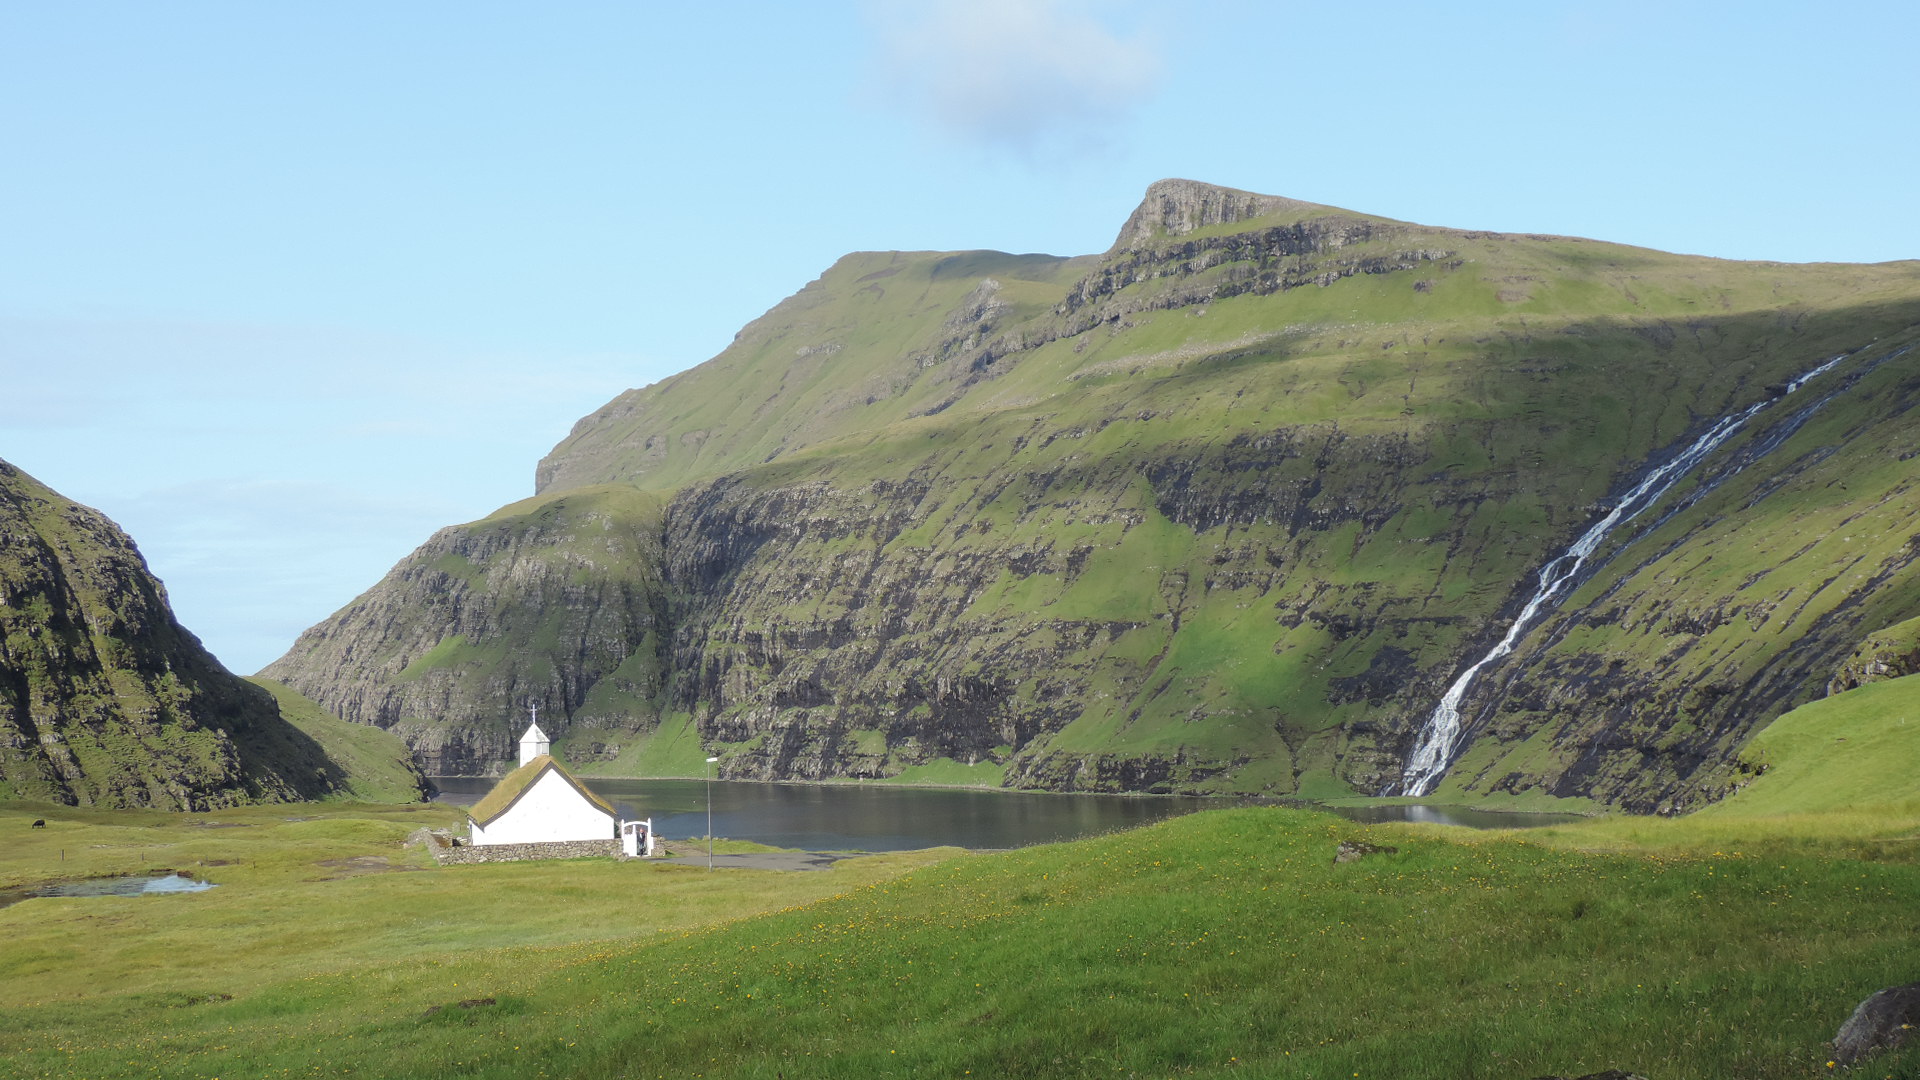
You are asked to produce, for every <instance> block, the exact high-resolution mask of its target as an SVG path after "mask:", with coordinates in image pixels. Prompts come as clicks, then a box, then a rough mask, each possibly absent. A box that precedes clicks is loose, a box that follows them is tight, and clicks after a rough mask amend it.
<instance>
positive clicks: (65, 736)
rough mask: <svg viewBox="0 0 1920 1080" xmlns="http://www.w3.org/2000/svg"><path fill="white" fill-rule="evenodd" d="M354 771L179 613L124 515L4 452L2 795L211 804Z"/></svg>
mask: <svg viewBox="0 0 1920 1080" xmlns="http://www.w3.org/2000/svg"><path fill="white" fill-rule="evenodd" d="M394 767H397V768H399V769H401V770H403V771H409V770H410V769H411V766H410V765H408V764H405V763H404V762H399V763H396V764H395V766H394ZM353 782H355V778H354V776H353V775H352V770H351V767H343V766H342V764H341V763H340V762H337V761H335V760H334V759H332V758H331V757H329V755H328V753H327V749H326V747H324V746H322V745H321V744H320V743H318V742H316V741H315V740H314V738H313V737H312V736H311V735H310V734H309V733H308V732H307V731H306V730H304V729H303V728H302V726H300V725H298V724H293V723H289V722H288V721H287V719H286V718H284V717H283V716H282V714H281V712H280V710H279V709H278V707H277V706H276V705H275V703H274V699H273V698H272V696H270V695H269V694H268V693H266V692H265V691H263V690H261V689H259V688H258V687H255V686H251V685H249V684H248V683H246V682H244V681H242V680H240V679H238V678H236V677H235V676H233V675H232V674H230V673H229V672H228V671H227V670H226V669H225V668H223V667H221V666H220V663H219V661H217V660H215V659H214V658H213V656H212V655H210V654H209V653H207V651H206V650H205V649H203V648H202V647H201V645H200V642H199V640H198V639H197V638H195V637H194V636H193V635H192V634H190V633H188V632H187V631H186V630H184V629H182V628H181V626H180V625H179V623H177V622H175V621H174V618H173V613H172V610H171V609H170V608H169V607H168V605H167V598H166V591H165V590H164V589H163V588H162V587H161V585H160V582H159V581H158V580H156V579H155V578H154V577H153V576H152V574H151V573H149V572H148V570H147V566H146V562H145V560H143V559H142V558H141V557H140V553H139V551H138V550H137V549H136V548H135V547H134V545H133V542H132V541H131V540H130V539H128V538H127V536H126V534H125V533H123V532H121V531H120V529H119V528H118V527H117V526H115V525H114V524H113V522H111V521H109V520H107V519H106V518H105V517H104V516H102V515H101V514H99V513H98V512H96V511H94V510H91V509H89V508H87V507H84V506H80V505H78V504H76V503H73V502H71V501H69V500H67V499H64V498H62V497H61V496H59V495H58V494H56V493H55V492H53V491H51V490H49V489H47V488H46V487H45V486H43V485H41V484H40V483H38V482H36V481H35V480H34V479H33V478H32V477H30V476H27V475H26V474H25V473H22V472H20V471H19V470H18V469H15V468H14V467H13V466H11V465H8V464H6V463H5V462H0V799H34V800H41V801H46V802H57V803H69V804H79V805H85V806H104V807H127V806H153V807H161V808H167V809H186V810H205V809H210V808H213V807H220V806H232V805H235V804H239V803H246V802H258V801H267V802H279V801H286V800H292V799H309V798H316V797H321V796H325V795H329V794H334V793H338V792H340V791H342V790H344V789H345V788H346V787H347V786H348V785H350V784H351V783H353ZM416 797H417V796H416Z"/></svg>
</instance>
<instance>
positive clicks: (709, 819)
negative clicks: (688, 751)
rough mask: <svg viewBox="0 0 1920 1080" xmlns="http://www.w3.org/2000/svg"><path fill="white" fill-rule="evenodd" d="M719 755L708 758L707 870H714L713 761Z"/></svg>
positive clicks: (716, 759)
mask: <svg viewBox="0 0 1920 1080" xmlns="http://www.w3.org/2000/svg"><path fill="white" fill-rule="evenodd" d="M719 760H720V759H719V758H717V757H710V758H708V759H707V765H708V768H707V870H708V872H712V870H713V768H712V766H713V763H714V762H716V761H719Z"/></svg>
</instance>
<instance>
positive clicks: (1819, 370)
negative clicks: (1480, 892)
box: [1398, 354, 1846, 795]
mask: <svg viewBox="0 0 1920 1080" xmlns="http://www.w3.org/2000/svg"><path fill="white" fill-rule="evenodd" d="M1844 359H1846V355H1845V354H1843V355H1840V356H1836V357H1834V358H1833V359H1831V360H1828V361H1827V362H1825V363H1823V364H1821V365H1820V366H1818V367H1816V368H1814V369H1812V370H1811V371H1808V372H1805V373H1804V374H1801V375H1799V376H1797V377H1795V378H1794V379H1793V380H1792V381H1791V382H1789V383H1787V384H1786V388H1785V389H1784V390H1783V391H1781V393H1780V394H1778V395H1777V396H1775V397H1770V398H1767V399H1766V400H1764V401H1760V402H1756V403H1755V404H1753V405H1749V406H1747V408H1746V409H1745V410H1743V411H1741V412H1738V413H1732V414H1730V415H1727V416H1723V417H1721V418H1720V419H1719V421H1717V422H1716V423H1715V424H1714V425H1713V426H1712V427H1711V428H1709V429H1707V432H1706V434H1704V435H1702V436H1700V437H1699V438H1698V439H1695V440H1694V441H1693V443H1692V444H1691V445H1689V446H1688V447H1687V448H1686V449H1685V450H1682V451H1680V453H1678V454H1676V455H1675V456H1674V457H1673V458H1672V459H1671V460H1669V461H1668V462H1667V463H1666V464H1664V465H1661V466H1660V467H1659V468H1657V469H1654V470H1653V471H1652V472H1650V473H1648V474H1647V475H1646V477H1645V478H1643V479H1642V480H1641V481H1640V483H1639V484H1638V485H1636V486H1635V487H1634V489H1633V490H1632V491H1629V492H1627V493H1626V494H1625V495H1624V496H1622V497H1621V499H1620V501H1619V502H1618V503H1616V504H1614V507H1613V509H1612V510H1610V511H1608V513H1607V516H1606V517H1603V518H1601V519H1600V520H1599V521H1597V522H1595V523H1594V524H1593V526H1592V527H1591V528H1589V529H1588V530H1587V531H1586V532H1584V533H1582V534H1580V539H1578V540H1575V541H1574V542H1573V544H1572V546H1570V547H1568V548H1567V550H1565V551H1563V552H1561V553H1560V554H1559V555H1557V556H1555V557H1554V558H1553V560H1552V561H1550V562H1548V563H1547V564H1546V565H1545V566H1543V567H1541V568H1540V574H1539V576H1538V578H1536V579H1535V584H1534V589H1533V595H1532V596H1531V597H1529V598H1528V599H1527V603H1526V606H1525V607H1523V608H1521V609H1520V615H1519V617H1518V618H1516V619H1514V620H1513V625H1512V626H1510V627H1508V628H1507V633H1506V636H1505V637H1503V638H1501V639H1500V643H1499V644H1498V645H1495V646H1494V647H1493V648H1491V649H1489V650H1487V654H1486V655H1485V656H1482V657H1481V658H1480V659H1479V660H1477V661H1475V662H1474V664H1473V666H1472V667H1469V668H1467V670H1465V671H1463V672H1461V673H1460V675H1459V677H1458V678H1456V679H1454V680H1453V685H1452V686H1449V687H1447V692H1446V693H1445V694H1444V695H1442V696H1441V698H1440V704H1438V705H1436V706H1434V709H1433V715H1431V716H1429V717H1427V723H1426V727H1425V729H1424V730H1423V731H1422V732H1421V736H1420V745H1419V746H1418V747H1416V748H1415V749H1414V752H1413V756H1412V757H1410V758H1408V759H1407V765H1406V769H1405V770H1404V771H1403V772H1402V773H1401V777H1400V783H1399V785H1398V786H1399V788H1400V792H1401V794H1404V795H1425V794H1426V793H1428V792H1429V791H1432V790H1433V785H1434V784H1435V783H1437V782H1438V781H1439V779H1440V776H1441V774H1443V773H1445V772H1446V771H1447V766H1449V765H1451V764H1453V755H1454V752H1455V751H1456V750H1458V749H1459V746H1458V744H1459V742H1460V735H1461V730H1462V729H1461V725H1460V702H1461V700H1462V699H1463V698H1465V697H1466V695H1467V687H1468V686H1469V685H1470V684H1471V683H1472V682H1473V677H1474V676H1475V675H1478V674H1480V669H1482V668H1484V667H1486V666H1487V665H1488V664H1491V663H1493V662H1495V661H1496V660H1499V659H1500V658H1501V657H1503V656H1505V655H1507V654H1508V653H1510V652H1512V651H1513V647H1514V645H1515V644H1516V643H1517V642H1518V641H1519V640H1520V635H1521V634H1523V633H1525V632H1526V630H1527V628H1528V626H1529V625H1531V624H1532V622H1533V620H1534V617H1535V616H1537V615H1539V614H1540V612H1541V611H1542V610H1544V609H1545V608H1546V607H1547V605H1548V604H1550V603H1551V602H1553V600H1554V599H1555V598H1556V597H1558V596H1559V595H1560V594H1561V592H1562V591H1564V590H1565V589H1566V588H1567V586H1568V585H1570V584H1571V583H1572V582H1573V580H1574V578H1575V577H1576V576H1578V574H1579V573H1580V569H1581V567H1582V566H1584V565H1585V564H1586V561H1587V556H1589V555H1591V554H1593V552H1594V551H1595V549H1597V548H1599V546H1600V544H1601V542H1602V541H1604V540H1606V538H1607V536H1608V534H1610V533H1612V532H1613V530H1614V529H1616V528H1619V527H1620V526H1621V525H1624V524H1626V523H1627V522H1629V521H1632V520H1633V519H1634V518H1636V517H1639V516H1640V514H1641V512H1642V511H1644V510H1646V509H1647V508H1648V507H1650V506H1652V505H1653V504H1654V503H1656V502H1658V501H1660V497H1661V496H1662V495H1665V494H1666V493H1667V491H1668V490H1669V489H1671V488H1672V487H1673V485H1675V484H1677V483H1679V482H1680V481H1681V480H1682V479H1685V477H1686V476H1687V474H1688V473H1690V472H1692V471H1693V469H1694V468H1695V467H1696V466H1698V465H1699V464H1700V463H1701V462H1702V461H1705V460H1706V458H1707V455H1709V454H1711V453H1713V451H1714V450H1716V449H1718V448H1719V446H1720V444H1721V443H1723V442H1726V441H1727V440H1728V439H1729V438H1731V437H1732V436H1733V434H1734V433H1735V432H1737V431H1739V430H1740V429H1741V428H1742V427H1745V426H1746V423H1747V421H1749V420H1751V419H1753V418H1754V417H1755V416H1757V415H1759V414H1760V413H1761V412H1762V411H1764V410H1766V409H1767V408H1769V407H1771V406H1772V405H1773V403H1774V402H1776V401H1779V400H1780V399H1781V398H1784V397H1787V396H1788V395H1790V394H1792V393H1794V392H1796V391H1798V390H1799V389H1800V388H1801V387H1803V386H1805V385H1807V383H1808V382H1809V381H1811V380H1812V379H1814V378H1816V377H1817V376H1820V375H1823V374H1825V373H1826V372H1828V371H1830V370H1832V368H1833V366H1834V365H1835V364H1838V363H1839V362H1840V361H1842V360H1844Z"/></svg>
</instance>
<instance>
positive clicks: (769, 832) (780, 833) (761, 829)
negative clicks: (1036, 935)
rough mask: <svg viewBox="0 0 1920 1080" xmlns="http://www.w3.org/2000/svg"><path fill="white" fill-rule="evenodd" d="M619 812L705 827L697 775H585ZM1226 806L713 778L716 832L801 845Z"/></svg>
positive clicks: (1150, 818)
mask: <svg viewBox="0 0 1920 1080" xmlns="http://www.w3.org/2000/svg"><path fill="white" fill-rule="evenodd" d="M433 782H434V784H435V785H436V786H438V787H439V788H440V792H441V794H440V796H439V798H440V799H442V800H444V801H446V802H452V803H458V804H462V805H471V804H472V803H473V802H474V801H475V800H477V799H479V798H480V796H482V795H484V794H486V792H487V791H489V790H491V789H492V787H493V783H494V781H492V780H488V779H481V778H473V777H434V778H433ZM583 782H584V783H585V784H586V785H587V787H588V788H590V789H591V790H592V791H593V792H594V793H595V794H597V795H599V796H601V797H602V798H604V799H606V800H607V801H609V802H611V803H613V804H614V807H615V808H616V809H618V810H619V811H620V813H621V814H622V815H623V816H636V817H652V818H653V827H654V828H655V829H656V830H658V831H659V833H660V835H661V836H664V837H667V838H668V839H675V838H680V837H689V836H705V835H706V833H707V787H706V783H705V782H704V781H700V780H607V779H599V778H584V779H583ZM1223 805H1227V803H1226V802H1224V801H1223V800H1219V799H1202V798H1194V797H1190V796H1152V797H1144V798H1143V797H1134V796H1127V795H1037V794H1033V793H1030V792H1018V791H970V790H956V789H950V788H911V787H884V786H879V785H872V786H869V785H862V784H760V783H745V782H740V781H726V780H720V781H716V782H715V783H714V785H713V833H714V835H715V836H727V837H732V838H734V839H738V840H754V841H758V842H759V843H762V844H771V845H773V846H774V847H784V848H799V849H801V850H805V851H912V850H915V849H918V848H927V847H940V846H943V845H948V844H951V845H954V846H957V847H968V848H1013V847H1025V846H1026V845H1028V844H1046V843H1053V842H1055V841H1060V840H1075V839H1078V838H1080V837H1083V836H1092V835H1094V834H1096V833H1103V832H1111V831H1113V830H1116V829H1130V828H1133V827H1135V826H1138V825H1146V824H1150V823H1152V822H1155V821H1160V820H1162V819H1165V818H1169V817H1173V816H1176V815H1179V814H1187V813H1192V812H1193V811H1195V810H1204V809H1210V808H1213V807H1219V806H1223Z"/></svg>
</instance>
